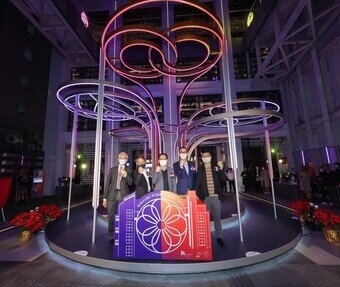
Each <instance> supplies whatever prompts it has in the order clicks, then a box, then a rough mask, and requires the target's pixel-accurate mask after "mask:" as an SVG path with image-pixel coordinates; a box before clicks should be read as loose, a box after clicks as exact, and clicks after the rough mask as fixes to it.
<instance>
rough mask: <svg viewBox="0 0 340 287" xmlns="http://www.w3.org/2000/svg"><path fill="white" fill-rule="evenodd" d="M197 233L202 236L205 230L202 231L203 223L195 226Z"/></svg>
mask: <svg viewBox="0 0 340 287" xmlns="http://www.w3.org/2000/svg"><path fill="white" fill-rule="evenodd" d="M197 229H198V230H197V231H198V233H199V234H204V233H205V232H204V231H205V229H204V224H203V223H198V226H197Z"/></svg>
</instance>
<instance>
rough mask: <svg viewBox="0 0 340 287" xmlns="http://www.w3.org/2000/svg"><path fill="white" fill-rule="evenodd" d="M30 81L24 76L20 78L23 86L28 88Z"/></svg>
mask: <svg viewBox="0 0 340 287" xmlns="http://www.w3.org/2000/svg"><path fill="white" fill-rule="evenodd" d="M28 83H29V81H28V79H27V78H26V77H24V76H22V77H21V78H20V85H22V86H24V87H26V88H27V87H28Z"/></svg>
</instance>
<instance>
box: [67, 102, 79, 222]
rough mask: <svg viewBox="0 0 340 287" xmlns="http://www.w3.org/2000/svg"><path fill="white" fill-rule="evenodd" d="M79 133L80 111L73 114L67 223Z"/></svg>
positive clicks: (76, 110)
mask: <svg viewBox="0 0 340 287" xmlns="http://www.w3.org/2000/svg"><path fill="white" fill-rule="evenodd" d="M78 99H79V96H76V98H75V103H76V105H77V103H78ZM77 133H78V109H75V110H74V113H73V126H72V138H71V152H70V167H69V174H68V175H69V177H70V186H69V189H68V203H67V221H69V220H70V209H71V194H72V183H73V175H74V158H75V154H76V149H77Z"/></svg>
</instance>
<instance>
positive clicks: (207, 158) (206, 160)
mask: <svg viewBox="0 0 340 287" xmlns="http://www.w3.org/2000/svg"><path fill="white" fill-rule="evenodd" d="M202 161H203V163H209V162H211V156H208V157H202Z"/></svg>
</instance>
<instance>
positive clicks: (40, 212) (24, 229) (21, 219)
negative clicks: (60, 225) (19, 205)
mask: <svg viewBox="0 0 340 287" xmlns="http://www.w3.org/2000/svg"><path fill="white" fill-rule="evenodd" d="M60 215H61V209H60V208H59V207H58V206H56V205H54V204H52V205H40V206H38V207H36V208H35V210H31V211H30V212H22V213H20V214H18V215H17V216H15V217H14V218H13V219H12V220H11V221H10V222H9V224H10V225H12V226H15V227H19V228H20V233H19V240H20V241H27V240H28V239H29V238H30V237H31V235H32V234H34V233H37V232H39V231H40V230H42V229H44V228H45V226H46V224H47V223H49V222H50V221H52V220H55V219H56V218H58V217H59V216H60Z"/></svg>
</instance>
